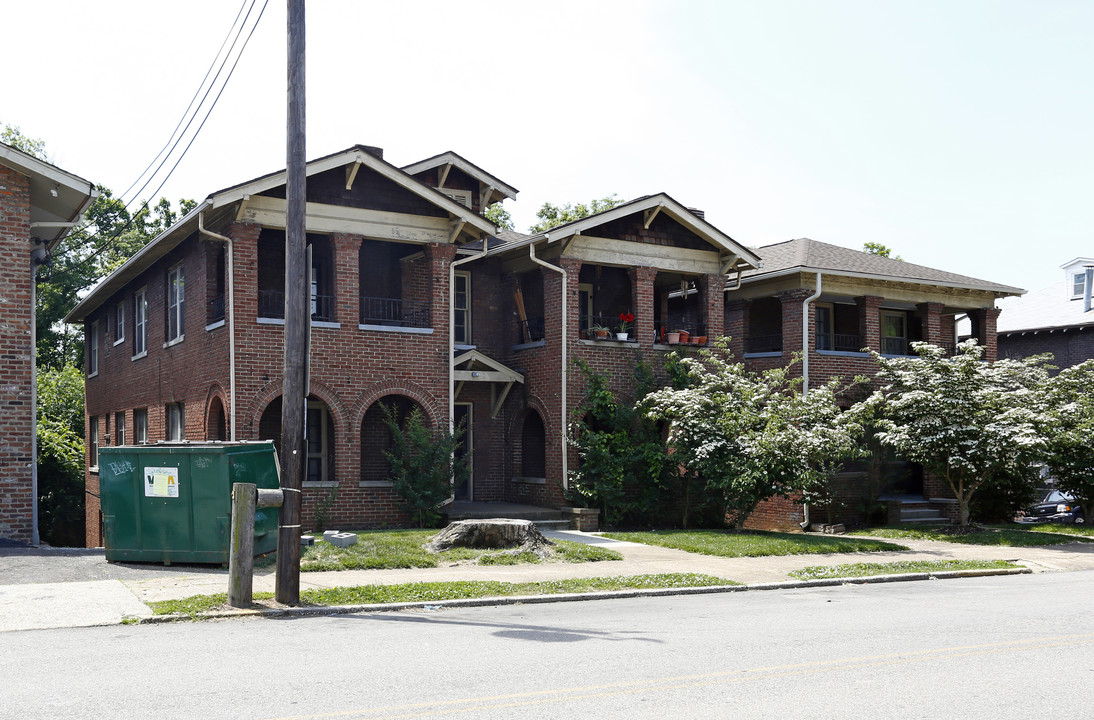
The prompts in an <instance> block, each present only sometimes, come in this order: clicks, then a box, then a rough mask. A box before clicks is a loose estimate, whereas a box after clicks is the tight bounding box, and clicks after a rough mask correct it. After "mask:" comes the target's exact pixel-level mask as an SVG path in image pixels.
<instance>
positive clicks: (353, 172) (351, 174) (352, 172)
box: [346, 160, 361, 190]
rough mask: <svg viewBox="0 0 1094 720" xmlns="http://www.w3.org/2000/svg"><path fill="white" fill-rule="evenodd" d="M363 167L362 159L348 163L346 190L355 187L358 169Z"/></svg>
mask: <svg viewBox="0 0 1094 720" xmlns="http://www.w3.org/2000/svg"><path fill="white" fill-rule="evenodd" d="M360 169H361V161H360V160H358V161H357V162H355V163H353V165H346V190H352V189H353V181H354V180H356V179H357V171H358V170H360Z"/></svg>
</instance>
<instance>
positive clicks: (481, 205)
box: [479, 185, 494, 211]
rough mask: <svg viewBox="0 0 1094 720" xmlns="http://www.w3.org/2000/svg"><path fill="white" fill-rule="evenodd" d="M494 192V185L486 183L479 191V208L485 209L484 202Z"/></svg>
mask: <svg viewBox="0 0 1094 720" xmlns="http://www.w3.org/2000/svg"><path fill="white" fill-rule="evenodd" d="M493 194H494V186H493V185H487V186H486V187H485V188H483V191H482V192H481V193H479V210H480V211H482V210H486V203H487V202H488V201H489V200H490V196H491V195H493Z"/></svg>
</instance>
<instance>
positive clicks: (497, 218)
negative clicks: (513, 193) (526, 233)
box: [483, 202, 514, 230]
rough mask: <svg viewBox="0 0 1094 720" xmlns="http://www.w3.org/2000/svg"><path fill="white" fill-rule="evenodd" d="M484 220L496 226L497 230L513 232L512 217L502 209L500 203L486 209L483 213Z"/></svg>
mask: <svg viewBox="0 0 1094 720" xmlns="http://www.w3.org/2000/svg"><path fill="white" fill-rule="evenodd" d="M483 215H485V216H486V219H487V220H489V221H490V222H492V223H494V224H495V225H497V226H498V230H513V229H514V226H513V216H512V215H510V214H509V211H508V210H506V209H505V208H504V207H502V205H501V203H500V202H496V203H494V204H493V205H491V206H490V207H488V208H486V212H484V213H483Z"/></svg>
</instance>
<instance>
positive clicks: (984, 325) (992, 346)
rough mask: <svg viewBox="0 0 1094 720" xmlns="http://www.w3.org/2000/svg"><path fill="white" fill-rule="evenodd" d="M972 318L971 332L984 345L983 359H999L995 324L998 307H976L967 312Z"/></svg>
mask: <svg viewBox="0 0 1094 720" xmlns="http://www.w3.org/2000/svg"><path fill="white" fill-rule="evenodd" d="M969 319H970V320H972V334H973V337H975V338H976V340H977V342H979V343H980V344H981V345H982V346H983V347H984V359H985V360H987V361H988V362H995V361H996V360H998V359H999V344H998V336H997V335H996V326H997V324H998V321H999V308H994V307H990V308H977V309H976V310H972V311H970V312H969Z"/></svg>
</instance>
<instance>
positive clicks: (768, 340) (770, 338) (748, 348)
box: [745, 333, 783, 353]
mask: <svg viewBox="0 0 1094 720" xmlns="http://www.w3.org/2000/svg"><path fill="white" fill-rule="evenodd" d="M782 349H783V334H782V333H772V334H769V335H749V336H748V337H746V338H745V352H746V353H769V352H782Z"/></svg>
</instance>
